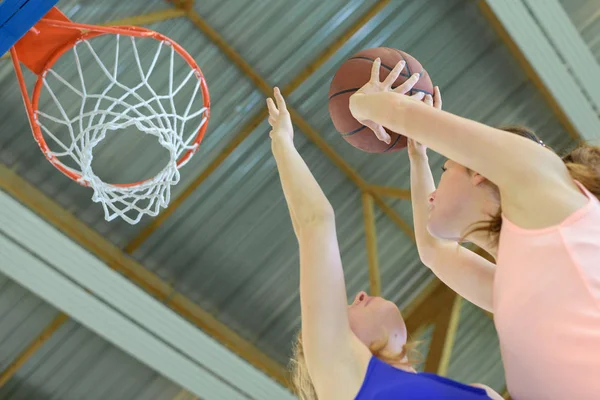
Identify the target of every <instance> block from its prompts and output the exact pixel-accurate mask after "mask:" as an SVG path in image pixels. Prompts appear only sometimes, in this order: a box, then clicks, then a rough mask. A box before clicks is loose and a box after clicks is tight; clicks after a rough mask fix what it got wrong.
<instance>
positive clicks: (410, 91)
mask: <svg viewBox="0 0 600 400" xmlns="http://www.w3.org/2000/svg"><path fill="white" fill-rule="evenodd" d="M398 86H400V85H397V86H392V89H396V88H397V87H398ZM358 89H360V88H352V89H346V90H342V91H341V92H337V93H334V94H332V95H331V96H330V97H329V100H331V99H333V98H334V97H335V96H340V95H342V94H344V93H350V92H356V91H357V90H358ZM414 92H422V93H425V94H428V95H430V96H433V93H429V92H428V91H427V90H423V89H415V88H412V89H410V90H409V91H408V92H407V93H406V95H408V96H412V95H413V94H415V93H414Z"/></svg>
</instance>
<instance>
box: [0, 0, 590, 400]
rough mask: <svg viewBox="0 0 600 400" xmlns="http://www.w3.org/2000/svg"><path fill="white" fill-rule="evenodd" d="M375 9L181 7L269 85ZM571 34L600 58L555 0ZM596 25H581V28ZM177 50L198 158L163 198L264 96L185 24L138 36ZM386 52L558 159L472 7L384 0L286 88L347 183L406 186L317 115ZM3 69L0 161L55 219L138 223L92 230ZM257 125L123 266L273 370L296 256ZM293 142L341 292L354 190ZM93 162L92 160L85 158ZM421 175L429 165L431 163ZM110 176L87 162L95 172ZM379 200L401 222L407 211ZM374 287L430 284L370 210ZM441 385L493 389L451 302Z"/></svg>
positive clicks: (281, 355) (470, 109) (469, 325)
mask: <svg viewBox="0 0 600 400" xmlns="http://www.w3.org/2000/svg"><path fill="white" fill-rule="evenodd" d="M374 3H375V2H374V1H358V0H355V1H342V0H331V1H327V2H322V1H319V0H311V1H304V2H295V1H292V0H285V1H277V2H273V1H250V0H235V1H228V2H221V1H218V0H211V1H197V2H196V3H195V6H194V7H195V10H196V11H197V12H198V13H199V14H200V15H202V16H203V17H204V18H205V19H206V20H207V22H208V23H209V24H210V25H211V26H212V27H213V28H215V29H216V30H217V31H218V32H219V33H220V34H221V35H222V36H223V38H224V39H225V40H226V41H227V42H228V43H229V44H231V45H232V46H233V48H234V49H235V50H236V51H237V52H239V53H240V54H241V55H242V56H243V57H244V58H245V59H246V60H247V61H248V63H249V64H250V65H252V67H253V68H254V69H255V70H256V71H257V72H258V73H259V74H260V75H261V76H263V77H264V78H265V79H266V80H267V81H268V82H270V83H272V84H278V85H280V86H284V85H285V84H286V83H288V82H290V81H291V80H292V79H293V78H294V76H295V75H296V74H297V73H298V72H299V71H301V70H302V69H303V68H304V67H306V66H307V65H308V64H309V63H310V62H311V61H313V59H314V58H315V57H316V55H317V54H319V52H321V51H322V50H324V49H325V48H327V46H329V45H330V44H331V43H332V42H333V41H334V40H335V39H336V38H337V37H338V36H339V35H341V34H342V32H344V31H345V30H346V29H347V28H348V27H349V26H351V25H352V23H353V22H355V21H356V20H357V19H358V18H359V17H360V16H361V15H362V14H363V13H364V12H365V11H366V10H367V9H368V8H369V7H370V6H371V5H373V4H374ZM563 4H564V5H565V8H566V9H567V11H568V12H569V13H570V15H571V17H572V18H573V20H574V21H575V23H576V25H577V26H578V27H579V28H580V31H581V33H582V36H584V38H585V39H586V40H587V42H588V44H589V45H590V47H591V48H592V50H593V52H594V54H595V55H596V56H597V57H599V59H600V41H598V40H597V39H598V37H599V35H597V34H594V33H595V32H596V31H598V29H596V28H598V27H600V25H599V24H598V20H599V19H598V18H597V15H598V5H597V4H596V3H595V2H593V1H583V0H581V1H577V2H575V1H573V2H571V0H568V1H567V0H563ZM60 7H61V9H62V10H63V11H64V12H65V13H66V14H67V15H68V16H70V17H71V18H73V19H75V20H77V21H79V22H92V23H94V22H106V21H110V20H114V19H117V18H123V17H125V16H132V15H138V14H143V13H147V12H151V11H157V10H161V9H164V8H166V7H169V5H168V4H167V3H166V2H164V1H158V0H156V1H146V2H143V1H130V2H122V1H117V0H109V1H103V2H101V3H98V2H93V1H81V0H80V1H64V0H63V1H61V3H60ZM591 15H596V17H590V16H591ZM149 27H150V28H151V29H154V30H157V31H159V32H161V33H163V34H165V35H167V36H169V37H171V38H173V39H174V40H175V41H177V42H179V43H180V44H182V45H183V46H184V47H185V48H186V49H187V50H188V51H189V52H190V53H191V54H192V55H193V56H194V58H195V59H196V60H197V62H198V64H199V65H200V67H201V68H202V70H203V72H204V74H205V75H206V77H207V81H208V84H209V89H210V92H211V98H212V109H213V113H212V117H211V121H210V125H209V131H208V133H207V135H206V139H205V140H204V142H203V145H202V147H201V150H200V151H199V153H198V154H197V155H196V156H195V157H194V158H193V159H192V161H191V162H190V163H189V164H188V165H187V166H186V167H185V168H184V169H183V170H182V182H181V183H180V184H179V185H178V186H177V187H176V188H174V196H176V195H177V194H179V193H181V192H182V191H183V189H184V188H185V187H186V186H187V184H188V183H189V182H190V181H191V180H192V179H193V178H194V177H195V176H197V175H198V174H199V173H200V172H201V171H203V170H204V169H205V168H206V166H207V165H208V164H209V162H210V161H212V160H213V159H214V158H215V157H216V156H217V154H218V153H219V152H220V151H221V150H222V149H223V148H224V147H225V145H226V144H227V143H228V142H229V141H230V140H232V138H234V137H235V135H236V134H238V133H239V131H240V130H241V128H242V127H243V126H244V125H245V124H246V123H247V122H248V121H249V120H250V118H251V117H252V116H253V115H254V114H255V113H256V112H258V111H259V110H260V109H262V108H263V107H264V95H263V94H262V93H260V91H259V90H258V89H257V88H256V87H255V86H254V85H253V84H252V82H251V81H250V79H248V77H247V76H246V75H245V74H244V73H242V72H241V71H240V70H238V69H237V68H236V67H235V66H234V65H233V64H232V63H231V61H230V60H229V59H227V58H226V57H225V56H224V55H223V54H222V53H221V52H220V51H219V50H218V48H217V47H216V46H215V45H214V44H212V43H211V42H210V41H209V40H208V39H207V38H206V36H205V35H204V34H202V33H201V32H200V31H199V30H198V29H197V28H196V27H194V26H193V25H192V23H191V22H189V21H188V20H187V19H183V18H179V19H176V20H168V21H163V22H159V23H155V24H152V25H151V26H149ZM380 45H385V46H389V47H396V48H401V49H403V50H406V51H408V52H409V53H411V54H412V55H414V56H415V57H417V58H418V59H419V60H420V61H421V62H422V63H423V65H424V66H425V67H426V68H427V70H428V72H429V73H430V75H431V76H432V78H433V80H434V82H435V83H436V84H438V85H440V87H441V89H442V94H443V96H444V105H445V108H446V109H447V110H449V111H451V112H454V113H457V114H460V115H463V116H466V117H469V118H473V119H476V120H480V121H482V122H485V123H488V124H492V125H498V124H502V123H522V124H526V125H528V126H530V127H532V128H535V129H536V130H537V131H538V132H539V134H540V136H541V137H542V139H543V140H544V141H545V142H546V143H548V144H549V145H550V146H552V147H553V148H555V149H558V150H563V149H566V148H568V147H569V146H571V145H572V143H573V140H572V138H570V137H569V136H568V135H567V134H566V133H565V132H564V130H563V129H562V127H561V126H560V124H559V122H558V121H557V120H556V118H555V117H554V115H553V114H552V112H551V110H550V109H549V107H548V106H547V105H546V103H545V102H544V100H543V98H542V96H541V95H540V94H539V92H538V91H537V90H536V88H535V87H534V86H533V85H532V83H531V82H530V81H529V80H528V79H527V77H526V76H525V74H524V73H523V72H522V71H521V69H520V68H519V66H518V65H517V63H516V62H515V61H514V59H513V58H512V56H511V55H510V53H509V52H508V50H507V49H506V48H505V47H504V45H503V44H502V42H501V41H500V40H499V39H498V38H497V36H496V35H495V33H494V32H493V31H492V29H491V28H490V27H489V26H488V24H487V21H486V20H485V19H484V18H483V16H482V15H481V14H480V12H479V10H478V8H477V4H476V2H475V1H472V0H447V1H437V0H429V1H421V0H402V1H401V0H398V1H393V2H391V3H390V5H388V6H387V7H386V8H385V9H384V10H383V11H382V12H380V13H379V14H378V15H377V16H376V17H375V18H373V19H372V20H371V21H370V22H368V23H367V24H366V25H365V26H364V27H363V28H362V29H361V30H359V31H358V32H357V33H356V34H355V35H354V36H352V37H351V38H350V39H349V40H348V42H347V43H346V44H345V45H344V46H343V47H342V48H341V49H340V50H339V51H337V52H336V53H335V54H334V55H333V57H331V59H330V60H328V61H327V62H326V63H324V64H323V65H322V66H321V67H320V68H318V69H317V70H316V71H314V73H313V74H312V75H311V76H310V77H309V79H307V81H306V82H305V83H304V84H303V85H301V86H300V87H299V88H298V89H297V90H295V91H294V92H293V94H292V95H290V96H288V102H289V103H290V104H291V105H293V106H294V107H295V108H296V109H297V110H298V111H299V112H300V113H301V114H302V115H303V116H304V117H305V118H306V119H307V120H308V122H309V123H310V124H311V126H313V127H314V128H315V129H316V130H317V131H318V132H319V133H320V134H321V135H322V136H323V137H324V138H325V139H326V140H327V142H328V144H329V145H330V146H331V147H332V148H333V149H334V150H335V151H336V152H337V153H338V154H340V155H341V156H342V157H343V158H344V159H345V160H346V161H347V162H348V163H349V164H350V165H351V166H352V167H353V168H355V169H356V170H357V171H358V172H359V174H360V175H361V176H362V177H363V178H365V179H366V180H367V181H368V182H370V183H373V184H378V185H386V186H396V187H401V188H408V186H409V181H408V176H409V173H408V167H409V165H408V160H407V157H406V154H404V153H402V152H401V153H396V154H390V155H381V156H377V155H369V154H365V153H361V152H359V151H357V150H355V149H354V148H352V147H351V146H349V145H347V144H346V143H345V141H343V140H341V139H340V138H339V135H338V134H337V133H336V132H335V129H334V128H333V126H332V123H331V121H330V119H329V116H328V110H327V104H326V102H327V90H328V86H329V81H330V79H331V77H332V76H333V74H334V72H335V70H336V69H337V68H338V67H339V65H340V64H341V62H343V60H345V59H346V58H347V57H349V56H350V55H352V54H353V53H355V52H356V51H358V50H359V49H362V48H366V47H376V46H380ZM18 96H19V94H18V87H17V85H16V81H15V79H14V76H13V73H12V67H11V65H10V64H9V63H8V62H6V61H0V104H1V105H2V107H0V131H2V132H3V134H2V136H1V137H0V159H1V160H2V161H3V162H4V163H5V164H7V165H9V166H12V167H14V168H16V170H17V171H18V172H19V174H21V176H23V177H24V178H25V179H27V180H29V181H30V182H32V183H34V184H36V185H37V186H38V187H39V188H40V189H41V190H43V191H44V192H45V193H47V194H49V195H50V196H51V197H53V198H54V199H56V200H57V201H58V202H59V203H61V204H62V205H63V206H64V207H65V208H67V209H69V210H72V211H73V212H74V213H75V215H77V216H78V217H79V218H80V219H82V220H83V221H85V222H86V223H87V224H89V225H90V226H91V227H92V228H94V229H96V230H98V231H99V232H101V233H103V234H104V235H105V237H107V238H108V239H109V240H111V241H112V242H114V243H115V244H117V245H118V246H121V247H124V246H125V245H126V244H127V243H128V242H129V241H130V240H131V239H132V238H134V237H135V235H136V234H137V233H139V231H140V230H141V229H142V228H143V226H144V225H145V224H148V223H149V221H150V220H149V219H148V218H146V219H144V220H143V221H142V223H141V224H139V225H137V226H130V225H128V224H126V223H123V222H120V221H113V222H112V223H106V222H105V221H104V220H103V215H102V211H101V208H100V207H99V206H98V205H97V204H94V203H92V202H91V201H90V197H91V191H90V190H88V189H85V188H81V187H79V186H78V185H76V184H74V183H72V182H70V181H69V180H68V179H67V178H65V177H63V176H62V175H61V174H60V173H59V172H57V171H56V170H54V168H52V167H51V166H50V165H48V163H47V162H46V161H45V160H44V158H43V156H42V155H41V153H40V151H39V149H38V148H37V146H35V143H34V142H33V140H32V139H31V136H30V135H29V133H28V130H29V128H28V126H27V121H26V118H25V113H24V112H23V110H22V106H21V103H20V101H16V98H18ZM267 132H268V125H267V124H266V122H263V123H262V124H260V125H259V126H258V127H257V128H256V129H255V130H254V131H253V132H252V133H251V134H250V136H249V137H248V139H246V140H245V141H244V142H243V143H242V144H241V145H240V146H239V147H238V148H237V149H236V150H235V151H234V152H233V153H232V154H231V155H230V156H229V157H228V158H227V159H226V160H225V161H224V162H223V164H221V166H220V167H219V168H218V169H217V170H216V171H215V172H214V173H213V174H212V175H211V176H210V177H209V178H208V179H207V180H206V181H205V182H204V183H203V184H202V185H201V186H200V188H198V189H197V190H195V191H194V193H193V194H192V195H191V196H190V197H189V198H188V199H187V200H186V201H184V202H183V204H182V206H181V207H180V208H179V209H178V210H177V211H175V212H174V214H173V215H172V216H171V217H170V218H169V219H168V220H167V221H166V223H165V224H164V225H162V226H161V227H160V228H159V229H158V230H157V231H156V232H155V233H154V234H153V235H152V236H151V237H150V238H149V239H148V240H147V241H146V242H145V243H144V244H143V246H142V247H141V248H140V249H138V250H137V251H136V252H135V254H134V256H135V257H136V258H137V259H139V260H140V261H141V262H142V263H143V264H144V265H145V266H146V267H147V268H149V269H150V270H153V271H155V272H157V273H158V274H159V275H160V276H161V277H163V278H164V279H165V280H168V281H170V282H172V283H173V285H174V286H175V288H177V289H178V290H179V291H181V292H182V293H184V294H185V295H187V296H188V297H190V298H191V299H192V300H194V301H195V302H197V303H198V304H200V305H201V306H202V307H204V308H206V309H207V310H209V311H210V312H212V313H213V314H214V315H216V316H217V317H218V318H219V319H220V320H222V321H223V322H225V323H227V324H228V325H229V326H231V327H232V328H234V329H235V330H236V331H238V332H239V333H240V334H242V335H243V336H244V337H246V338H248V339H250V340H252V341H254V342H256V344H257V345H258V346H259V347H260V348H261V349H263V350H264V351H265V352H266V353H268V354H269V355H271V356H272V357H273V358H275V359H276V360H278V361H280V362H282V363H286V362H287V357H288V352H289V345H290V341H291V338H292V337H293V335H294V334H295V332H296V331H297V329H299V322H300V321H299V303H298V290H297V287H298V271H297V265H298V260H297V245H296V242H295V238H294V236H293V232H292V229H291V224H290V222H289V217H288V213H287V208H286V206H285V202H284V199H283V196H282V192H281V188H280V185H279V181H278V176H277V172H276V169H275V164H274V161H273V159H272V156H271V154H270V143H269V139H268V136H267ZM296 144H297V147H298V148H299V150H300V152H301V154H302V155H303V157H304V158H305V159H306V161H307V163H308V164H309V165H310V167H311V170H312V171H313V173H314V174H315V176H316V177H317V179H318V180H319V182H320V183H321V184H322V185H323V187H324V190H325V192H326V194H327V195H328V197H329V198H330V200H331V202H332V203H333V205H334V207H335V209H336V215H337V223H338V234H339V239H340V247H341V251H342V256H343V261H344V266H345V272H346V280H347V286H348V293H349V295H350V296H352V295H353V293H355V292H356V291H358V290H361V289H366V288H367V287H368V273H367V260H366V252H365V244H364V226H363V217H362V206H361V202H360V192H359V191H358V189H357V188H356V186H355V185H354V184H353V183H351V182H350V181H349V180H348V179H347V178H346V177H345V176H344V175H343V173H342V172H341V171H340V170H339V169H337V168H336V167H335V166H334V165H333V164H332V163H331V161H330V160H329V159H327V158H326V157H325V156H324V155H323V153H322V152H321V151H320V150H318V149H317V148H316V147H315V146H314V145H313V144H312V143H311V142H309V141H308V139H307V138H306V137H305V136H304V135H303V134H302V132H297V135H296ZM136 151H137V154H135V155H131V156H130V157H129V158H130V161H129V163H128V164H127V165H124V166H123V168H128V169H130V170H131V173H132V174H135V173H143V172H144V171H146V170H147V168H148V166H149V164H151V163H152V161H153V160H155V159H156V157H157V153H156V149H155V147H152V146H148V147H140V148H137V150H136ZM99 158H100V157H99ZM430 160H431V165H432V169H433V171H434V175H435V177H436V178H437V177H439V172H440V171H439V167H440V166H441V163H442V162H443V159H442V158H441V157H439V156H437V155H435V154H432V155H431V156H430ZM108 167H110V162H106V163H105V164H104V165H102V163H100V164H99V165H98V169H99V170H101V169H103V168H108ZM389 204H390V205H391V206H392V207H393V208H394V209H395V210H396V211H397V212H398V214H399V215H400V216H402V218H403V219H404V220H406V221H407V222H408V223H409V224H412V214H411V208H410V203H409V202H408V201H390V202H389ZM376 218H377V228H378V245H379V257H380V269H381V274H382V282H383V283H384V284H383V291H384V294H385V296H387V297H389V298H391V299H393V300H394V301H395V302H396V303H397V304H398V305H399V306H401V307H403V306H405V305H407V304H408V303H409V302H410V301H411V300H412V299H413V298H414V297H415V296H416V295H417V294H418V293H419V292H420V291H421V290H422V288H423V287H424V286H425V285H426V284H427V283H428V282H429V281H430V280H431V279H432V275H431V273H430V272H429V271H428V270H427V269H426V268H425V267H423V266H422V264H421V263H420V261H419V259H418V255H417V253H416V249H415V246H414V244H413V243H412V241H411V240H410V239H409V238H408V237H407V236H406V235H404V234H403V233H402V232H401V231H400V230H399V229H398V228H397V226H396V225H394V224H393V223H392V222H391V221H390V220H389V219H388V218H387V217H385V216H384V215H383V214H381V213H380V212H379V211H377V213H376ZM454 354H455V356H454V357H453V360H452V362H451V365H450V375H451V377H453V378H456V379H459V380H462V381H465V382H476V381H477V382H483V383H486V384H488V385H490V386H492V387H494V388H495V389H497V390H502V386H503V380H504V374H503V371H502V368H501V364H500V362H499V356H498V349H497V339H496V336H495V331H494V329H493V326H492V324H491V320H490V319H489V318H488V317H487V316H486V315H485V314H484V313H482V312H480V311H479V310H478V309H477V308H476V307H474V306H472V305H470V304H465V305H464V306H463V309H462V316H461V326H460V329H459V334H458V335H457V343H456V347H455V352H454Z"/></svg>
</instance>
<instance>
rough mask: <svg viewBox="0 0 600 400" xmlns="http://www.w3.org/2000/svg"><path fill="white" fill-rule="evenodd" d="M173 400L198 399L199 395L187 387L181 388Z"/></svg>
mask: <svg viewBox="0 0 600 400" xmlns="http://www.w3.org/2000/svg"><path fill="white" fill-rule="evenodd" d="M172 400H198V397H197V396H194V395H193V394H192V393H190V392H188V391H187V390H185V389H181V390H180V391H179V393H177V394H176V395H175V397H173V399H172Z"/></svg>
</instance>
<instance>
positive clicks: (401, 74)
mask: <svg viewBox="0 0 600 400" xmlns="http://www.w3.org/2000/svg"><path fill="white" fill-rule="evenodd" d="M400 57H402V56H400ZM350 60H368V61H371V62H375V60H374V59H372V58H369V57H363V56H360V57H352V58H350V59H348V61H350ZM402 60H404V58H402ZM381 66H382V67H383V68H385V69H387V70H388V71H391V70H393V69H394V68H393V67H389V66H388V65H385V64H383V63H382V64H381ZM406 70H407V71H408V73H407V74H404V73H402V72H401V73H400V76H403V77H405V78H410V68H409V67H408V65H406Z"/></svg>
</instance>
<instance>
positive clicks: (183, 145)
mask: <svg viewBox="0 0 600 400" xmlns="http://www.w3.org/2000/svg"><path fill="white" fill-rule="evenodd" d="M148 41H152V43H150V45H151V46H150V45H149V44H148ZM95 42H98V44H95ZM142 43H143V49H144V50H145V51H144V53H143V54H140V51H139V48H138V47H139V46H140V45H141V44H142ZM100 44H101V46H100ZM149 46H150V47H149ZM124 47H127V49H125V50H124ZM149 48H152V49H153V53H151V52H149V51H148V49H149ZM98 49H100V50H98ZM107 49H112V51H110V52H108V53H107ZM123 51H127V54H128V55H131V56H133V59H134V60H133V63H131V61H132V60H131V57H127V58H126V60H125V61H123V57H122V55H121V53H122V52H123ZM10 52H11V55H12V61H13V64H14V67H15V71H16V74H17V78H18V81H19V86H20V88H21V93H22V95H23V100H24V102H25V107H26V109H27V115H28V118H29V122H30V125H31V129H32V131H33V136H34V138H35V140H36V142H37V143H38V145H39V147H40V149H41V150H42V152H43V153H44V155H45V157H46V158H47V159H48V161H50V163H51V164H52V165H54V166H55V167H56V168H57V169H58V170H59V171H61V172H62V173H63V174H65V175H66V176H68V177H69V178H71V179H73V180H74V181H76V182H77V183H79V184H81V185H83V186H89V187H91V188H92V189H93V191H94V194H93V196H92V200H93V201H94V202H97V203H101V204H102V206H103V208H104V216H105V219H106V220H107V221H112V220H113V219H115V218H116V217H121V218H123V219H124V220H125V221H127V222H128V223H130V224H136V223H138V222H139V221H140V220H141V218H142V217H143V216H144V215H150V216H156V215H158V213H159V211H160V209H161V207H162V208H166V207H167V206H168V204H169V200H170V193H171V186H172V185H175V184H177V183H178V182H179V179H180V175H179V168H181V167H182V166H184V165H185V164H186V163H187V162H188V161H189V160H190V158H191V157H192V155H193V154H194V153H195V152H196V151H198V148H199V146H200V142H201V141H202V139H203V137H204V134H205V132H206V128H207V125H208V119H209V115H210V98H209V93H208V88H207V85H206V81H205V79H204V76H203V75H202V71H201V70H200V68H199V67H198V65H197V64H196V62H195V61H194V59H193V58H192V57H191V56H190V55H189V54H188V53H187V52H186V51H185V50H184V49H183V48H182V47H181V46H180V45H178V44H177V43H175V42H174V41H172V40H171V39H169V38H167V37H166V36H164V35H161V34H160V33H157V32H154V31H152V30H149V29H145V28H139V27H99V26H93V25H84V24H77V23H73V22H71V21H70V20H69V19H68V18H67V17H65V16H64V14H62V13H61V12H60V11H59V10H58V9H57V8H56V7H55V8H52V9H51V10H50V12H49V13H48V14H46V15H45V16H44V17H43V18H42V19H41V20H40V21H39V22H37V24H36V25H35V26H34V27H32V28H31V29H30V30H29V31H28V32H27V34H25V36H23V37H22V38H21V39H20V40H19V41H18V42H17V43H16V44H15V45H14V47H12V48H11V50H10ZM83 52H86V55H87V56H91V59H92V60H94V62H95V65H94V68H95V70H96V72H95V75H94V73H93V72H88V76H85V74H84V72H85V69H84V68H83V67H82V63H81V57H80V55H81V54H83ZM99 53H106V54H104V55H102V56H101V55H99ZM103 57H106V58H110V59H111V60H110V62H109V63H107V62H105V61H103ZM61 58H63V59H69V60H71V59H72V61H71V62H70V63H68V67H69V68H67V69H66V70H67V71H68V73H67V74H66V75H74V77H69V76H63V75H65V74H63V75H61V74H59V73H58V72H57V71H56V69H55V68H54V67H55V65H56V64H57V62H58V60H59V59H61ZM89 58H90V57H88V59H89ZM143 60H145V61H148V62H147V63H146V64H144V62H143ZM21 63H22V64H23V65H25V66H26V67H27V68H28V69H29V70H31V71H32V72H33V73H35V74H36V75H37V81H36V83H35V86H34V88H33V94H32V96H31V98H30V97H29V94H28V91H27V86H26V83H25V78H24V75H23V71H22V70H21V65H20V64H21ZM127 63H130V65H128V64H127ZM158 65H160V66H161V67H163V68H160V67H158ZM165 65H166V67H164V66H165ZM167 68H168V71H166V69H167ZM184 68H185V69H187V72H181V71H182V70H184ZM157 70H160V73H158V72H157ZM123 74H126V75H128V76H127V78H128V79H127V82H122V81H121V80H120V79H119V78H120V76H121V75H123ZM90 75H93V76H90ZM133 77H137V78H139V79H136V81H137V82H135V83H132V78H133ZM103 81H106V82H107V83H104V82H103ZM159 81H160V82H159ZM176 81H178V82H176ZM157 82H159V83H157ZM57 87H58V88H60V92H59V94H57V92H58V90H57ZM157 87H160V88H162V90H163V91H164V92H165V93H160V91H161V89H157ZM64 92H66V93H68V96H67V95H64V99H65V100H63V103H61V101H60V98H59V97H60V93H64ZM41 95H43V96H44V99H45V100H44V99H42V100H41V98H40V96H41ZM67 97H69V100H68V102H67V101H66V99H67ZM184 97H185V98H188V97H189V101H187V102H183V103H184V104H186V105H185V106H183V107H180V109H177V107H176V105H175V103H176V101H175V100H174V99H175V98H177V99H178V101H177V103H178V104H180V103H181V102H180V101H179V100H180V99H182V98H184ZM72 98H75V99H77V104H73V101H72ZM126 128H132V129H133V128H135V129H136V130H137V131H139V132H142V133H144V134H147V135H151V136H154V137H156V138H157V140H158V142H159V144H160V145H161V146H162V147H163V148H165V149H166V150H167V151H168V153H169V162H168V163H167V165H166V166H165V167H164V168H163V169H162V170H161V171H160V172H159V173H158V174H157V175H156V176H154V177H153V178H150V179H147V180H143V181H140V182H135V183H126V184H111V183H106V182H104V181H103V180H102V179H100V178H99V177H98V176H97V175H96V174H95V173H94V171H93V170H92V160H93V150H94V148H95V147H96V146H97V145H98V144H99V143H100V142H101V141H102V140H104V139H105V138H106V136H107V134H109V135H114V134H115V132H119V131H121V132H123V130H124V129H126ZM47 139H51V140H50V143H51V145H49V144H48V143H47Z"/></svg>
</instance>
